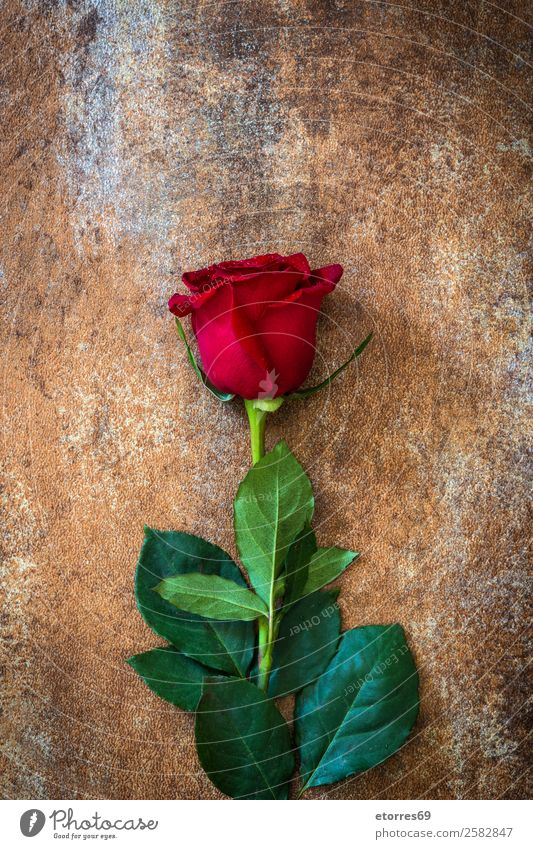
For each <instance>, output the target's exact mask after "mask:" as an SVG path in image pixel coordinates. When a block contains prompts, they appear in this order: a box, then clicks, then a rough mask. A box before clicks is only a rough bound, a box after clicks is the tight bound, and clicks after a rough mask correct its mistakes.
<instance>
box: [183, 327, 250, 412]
mask: <svg viewBox="0 0 533 849" xmlns="http://www.w3.org/2000/svg"><path fill="white" fill-rule="evenodd" d="M175 318H176V328H177V331H178V336H179V337H180V339H181V341H182V342H183V343H184V345H185V348H186V349H187V357H188V359H189V362H190V364H191V365H192V367H193V369H194V371H195V372H196V374H197V376H198V377H199V378H200V380H201V381H202V383H203V384H204V386H205V388H206V389H208V390H209V392H211V394H212V395H214V396H215V398H218V400H219V401H224V402H226V401H231V399H232V398H235V395H233V394H232V393H231V392H221V391H220V389H217V388H216V386H215V385H214V384H213V383H211V381H210V380H209V378H208V377H207V375H206V374H205V372H203V371H202V369H201V368H200V366H199V365H198V363H197V362H196V357H195V356H194V354H193V352H192V351H191V348H190V346H189V343H188V342H187V337H186V336H185V331H184V329H183V326H182V324H181V321H180V320H179V318H177V317H175Z"/></svg>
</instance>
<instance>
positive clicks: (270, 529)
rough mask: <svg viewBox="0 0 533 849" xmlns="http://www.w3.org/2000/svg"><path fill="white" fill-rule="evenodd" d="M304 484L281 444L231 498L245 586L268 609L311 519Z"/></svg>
mask: <svg viewBox="0 0 533 849" xmlns="http://www.w3.org/2000/svg"><path fill="white" fill-rule="evenodd" d="M313 505H314V500H313V491H312V489H311V483H310V481H309V478H308V477H307V475H306V474H305V472H304V470H303V469H302V467H301V466H300V464H299V462H298V461H297V459H296V458H295V457H294V455H293V454H291V452H290V451H289V448H288V446H287V443H286V442H284V441H283V440H281V442H278V444H277V445H276V447H275V448H274V450H273V451H270V452H269V453H268V454H266V455H265V456H264V457H263V458H262V459H261V460H259V462H258V463H257V464H256V465H255V466H253V468H251V469H250V471H249V472H248V474H247V475H246V477H245V478H244V480H243V482H242V483H241V485H240V486H239V489H238V492H237V497H236V498H235V537H236V541H237V547H238V549H239V554H240V556H241V559H242V561H243V563H244V565H245V566H246V568H247V570H248V575H249V576H250V581H251V583H252V584H253V586H254V588H255V590H256V592H257V593H258V594H259V595H260V596H261V598H262V599H263V600H264V601H265V602H266V603H267V604H268V605H269V607H271V608H272V607H273V601H274V599H273V595H274V584H275V580H276V578H277V576H278V573H279V570H280V567H281V564H282V563H283V560H284V559H285V557H286V555H287V552H288V549H289V546H290V545H291V543H292V542H293V541H294V539H295V537H296V535H297V534H298V533H299V532H300V531H301V530H302V528H303V527H304V525H305V524H306V522H309V521H310V519H311V517H312V515H313Z"/></svg>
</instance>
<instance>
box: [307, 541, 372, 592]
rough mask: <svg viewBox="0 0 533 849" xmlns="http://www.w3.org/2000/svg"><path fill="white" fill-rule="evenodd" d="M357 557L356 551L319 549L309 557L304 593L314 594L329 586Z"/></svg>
mask: <svg viewBox="0 0 533 849" xmlns="http://www.w3.org/2000/svg"><path fill="white" fill-rule="evenodd" d="M358 557H359V552H357V551H347V550H346V549H344V548H319V549H318V551H316V552H315V554H313V556H312V557H311V562H310V563H309V570H308V576H307V581H306V583H305V587H304V593H314V592H315V590H319V589H320V588H321V587H325V586H326V584H331V582H332V581H334V580H335V578H338V577H339V575H340V574H341V573H342V572H344V570H345V569H346V568H347V567H348V566H349V565H350V563H353V561H354V560H356V559H357V558H358Z"/></svg>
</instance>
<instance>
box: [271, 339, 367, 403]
mask: <svg viewBox="0 0 533 849" xmlns="http://www.w3.org/2000/svg"><path fill="white" fill-rule="evenodd" d="M373 335H374V334H373V333H372V332H370V333H369V334H368V336H367V337H366V339H363V341H362V342H361V344H360V345H358V347H357V348H356V349H355V351H354V352H353V354H352V355H351V356H350V357H348V359H347V360H346V362H345V363H343V364H342V365H341V366H339V368H337V369H335V371H334V372H332V374H330V376H329V377H326V379H325V380H323V381H322V382H321V383H317V385H316V386H309V387H308V388H307V389H298V390H297V391H296V392H291V393H290V394H289V395H285V398H286V399H287V400H288V401H299V400H301V399H302V398H308V397H309V396H310V395H314V394H315V392H320V390H321V389H325V388H326V386H329V385H330V383H333V381H334V380H335V378H336V377H338V376H339V374H340V373H341V372H343V371H344V369H345V368H347V367H348V366H349V365H350V363H351V362H353V361H354V360H356V359H357V357H359V356H360V355H361V354H362V353H363V351H364V350H365V348H366V346H367V345H368V343H369V342H370V340H371V339H372V336H373Z"/></svg>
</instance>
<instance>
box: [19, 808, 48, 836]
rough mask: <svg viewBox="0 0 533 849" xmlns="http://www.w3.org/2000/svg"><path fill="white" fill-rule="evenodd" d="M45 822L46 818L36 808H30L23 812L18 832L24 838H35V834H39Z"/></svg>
mask: <svg viewBox="0 0 533 849" xmlns="http://www.w3.org/2000/svg"><path fill="white" fill-rule="evenodd" d="M45 822H46V817H45V815H44V814H43V812H42V811H39V810H38V809H37V808H30V810H29V811H24V813H23V814H22V816H21V818H20V830H21V832H22V833H23V835H24V837H35V835H36V834H39V832H40V831H41V829H42V827H43V825H44V824H45Z"/></svg>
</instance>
